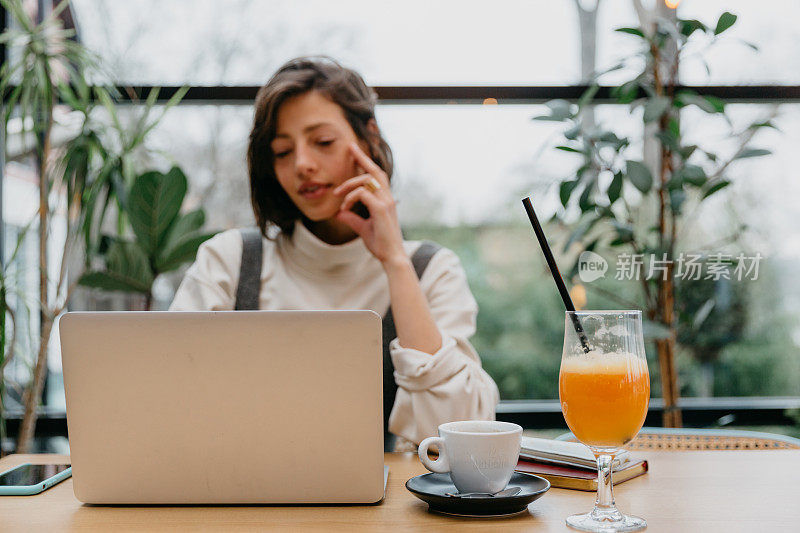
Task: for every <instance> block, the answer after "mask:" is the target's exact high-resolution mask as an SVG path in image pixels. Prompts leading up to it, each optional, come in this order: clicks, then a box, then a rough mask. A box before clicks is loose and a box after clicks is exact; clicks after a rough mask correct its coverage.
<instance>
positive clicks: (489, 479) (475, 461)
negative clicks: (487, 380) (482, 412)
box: [417, 420, 522, 493]
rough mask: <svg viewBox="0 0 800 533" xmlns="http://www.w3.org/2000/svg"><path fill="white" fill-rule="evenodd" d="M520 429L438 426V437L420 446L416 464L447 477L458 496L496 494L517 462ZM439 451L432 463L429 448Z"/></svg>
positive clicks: (485, 423) (473, 423)
mask: <svg viewBox="0 0 800 533" xmlns="http://www.w3.org/2000/svg"><path fill="white" fill-rule="evenodd" d="M521 442H522V428H521V427H520V426H518V425H517V424H512V423H510V422H496V421H489V420H466V421H463V422H448V423H446V424H442V425H441V426H439V436H438V437H428V438H427V439H425V440H423V441H422V442H421V443H420V445H419V450H418V452H417V453H418V454H419V460H420V461H422V464H423V465H425V468H427V469H428V470H430V471H431V472H436V473H439V474H445V473H448V472H449V473H450V478H451V479H452V480H453V484H454V485H455V486H456V488H457V489H458V491H459V492H490V493H494V492H499V491H501V490H503V489H504V488H506V485H508V482H509V480H510V479H511V475H512V474H513V473H514V468H516V466H517V460H518V459H519V448H520V444H521ZM431 446H436V447H437V448H439V458H438V459H437V460H435V461H432V460H431V459H430V458H429V457H428V448H430V447H431Z"/></svg>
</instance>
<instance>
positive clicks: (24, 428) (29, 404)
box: [17, 319, 53, 453]
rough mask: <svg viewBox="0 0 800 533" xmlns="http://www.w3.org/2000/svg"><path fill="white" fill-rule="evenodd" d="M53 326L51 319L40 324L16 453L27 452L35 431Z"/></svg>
mask: <svg viewBox="0 0 800 533" xmlns="http://www.w3.org/2000/svg"><path fill="white" fill-rule="evenodd" d="M52 328H53V321H52V320H49V319H48V320H45V322H44V323H43V324H42V338H41V344H40V345H39V356H38V358H37V359H36V369H35V370H34V373H33V383H32V385H31V386H30V387H29V388H28V389H27V390H26V391H25V415H24V417H23V418H22V424H21V425H20V428H19V439H18V440H17V453H29V452H30V446H31V442H32V441H33V435H34V434H35V433H36V418H37V414H38V413H37V412H36V409H37V408H38V407H39V400H41V398H42V389H43V388H44V377H45V375H46V374H47V346H48V345H49V344H50V332H51V331H52Z"/></svg>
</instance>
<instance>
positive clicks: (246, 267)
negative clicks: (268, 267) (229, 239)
mask: <svg viewBox="0 0 800 533" xmlns="http://www.w3.org/2000/svg"><path fill="white" fill-rule="evenodd" d="M239 232H240V233H241V235H242V265H241V267H240V268H239V284H238V285H237V287H236V304H235V305H234V307H233V308H234V309H235V310H237V311H255V310H257V309H258V308H259V293H260V292H261V261H262V257H263V253H262V246H263V243H262V242H261V230H259V229H258V228H241V229H240V230H239Z"/></svg>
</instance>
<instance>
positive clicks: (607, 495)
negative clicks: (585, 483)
mask: <svg viewBox="0 0 800 533" xmlns="http://www.w3.org/2000/svg"><path fill="white" fill-rule="evenodd" d="M612 461H613V457H612V456H610V455H599V456H597V500H595V502H594V506H595V511H598V510H599V511H605V512H608V511H612V512H613V511H614V510H616V506H615V505H614V489H613V487H612V484H611V462H612Z"/></svg>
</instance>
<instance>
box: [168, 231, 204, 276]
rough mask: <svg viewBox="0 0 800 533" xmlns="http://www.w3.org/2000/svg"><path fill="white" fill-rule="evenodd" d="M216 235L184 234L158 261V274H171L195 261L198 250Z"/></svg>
mask: <svg viewBox="0 0 800 533" xmlns="http://www.w3.org/2000/svg"><path fill="white" fill-rule="evenodd" d="M214 235H216V234H215V233H191V234H184V235H183V236H182V237H181V238H180V239H179V240H178V241H177V242H175V243H174V245H173V246H172V247H170V248H169V249H167V250H166V251H165V252H164V253H163V255H162V256H160V257H159V258H158V260H157V261H156V270H157V273H159V274H160V273H162V272H169V271H170V270H174V269H176V268H178V267H179V266H181V265H182V264H184V263H187V262H189V261H194V258H195V256H196V255H197V249H198V248H199V247H200V245H201V244H203V243H204V242H205V241H207V240H208V239H210V238H211V237H213V236H214Z"/></svg>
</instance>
